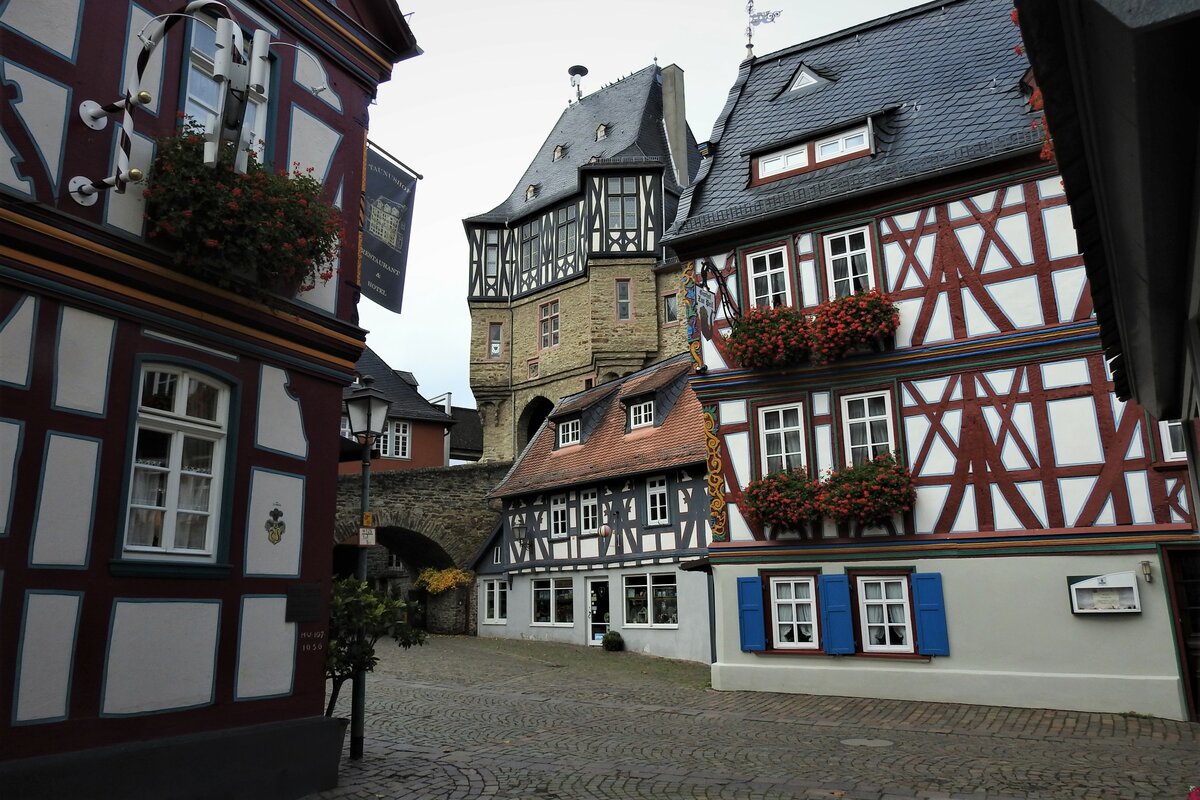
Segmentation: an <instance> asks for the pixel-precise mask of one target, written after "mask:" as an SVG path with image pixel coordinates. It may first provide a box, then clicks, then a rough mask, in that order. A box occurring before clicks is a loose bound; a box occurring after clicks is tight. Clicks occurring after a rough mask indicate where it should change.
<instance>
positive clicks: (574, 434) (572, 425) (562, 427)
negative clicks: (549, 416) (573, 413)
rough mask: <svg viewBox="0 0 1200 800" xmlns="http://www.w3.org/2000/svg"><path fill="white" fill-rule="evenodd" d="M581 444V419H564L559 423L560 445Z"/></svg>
mask: <svg viewBox="0 0 1200 800" xmlns="http://www.w3.org/2000/svg"><path fill="white" fill-rule="evenodd" d="M569 444H579V420H578V419H564V420H563V421H561V422H559V423H558V446H559V447H565V446H566V445H569Z"/></svg>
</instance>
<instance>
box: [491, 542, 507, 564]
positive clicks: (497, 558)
mask: <svg viewBox="0 0 1200 800" xmlns="http://www.w3.org/2000/svg"><path fill="white" fill-rule="evenodd" d="M492 563H493V564H503V563H504V545H502V544H498V545H496V546H495V547H493V548H492Z"/></svg>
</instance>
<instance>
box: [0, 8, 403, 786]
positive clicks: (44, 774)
mask: <svg viewBox="0 0 1200 800" xmlns="http://www.w3.org/2000/svg"><path fill="white" fill-rule="evenodd" d="M419 52H420V51H419V50H418V49H417V47H416V43H415V41H414V40H413V38H412V34H411V32H410V31H409V29H408V27H407V25H406V23H405V22H404V19H403V17H402V16H401V14H400V12H399V10H398V9H396V8H395V6H394V5H393V4H392V3H391V2H385V3H362V2H344V3H339V4H333V3H327V2H318V1H317V0H280V1H279V2H270V3H266V2H257V1H251V0H226V2H224V3H218V2H205V1H204V0H200V1H199V2H184V0H141V2H137V3H135V2H130V1H129V0H87V2H84V0H12V1H11V2H6V3H3V4H0V276H2V278H0V408H2V411H0V686H3V687H4V691H2V692H0V741H3V743H4V744H3V746H2V747H0V796H4V797H22V798H35V797H54V798H61V797H105V798H108V797H111V798H127V797H151V796H153V797H167V796H170V797H296V796H301V795H304V794H307V793H309V792H312V791H315V790H317V789H320V788H327V787H329V786H331V785H332V783H333V782H335V781H336V774H337V773H336V765H337V756H338V754H339V753H340V750H341V744H342V734H341V730H340V729H339V726H338V724H337V722H336V721H334V720H327V719H326V718H324V717H323V715H322V712H323V700H324V687H325V680H324V671H323V666H324V658H325V653H324V638H323V637H324V635H325V631H326V628H327V625H328V614H327V600H328V594H329V581H330V563H331V551H332V542H333V522H334V512H335V497H334V495H335V492H334V491H333V487H334V485H335V482H336V475H337V458H338V456H337V452H338V435H337V419H338V415H339V411H340V407H341V402H342V387H344V386H345V385H346V384H347V383H349V381H350V379H351V378H352V376H353V374H354V364H355V361H356V359H357V358H358V356H359V354H360V352H361V350H362V347H363V340H364V332H363V331H362V330H361V329H360V328H359V327H358V326H357V313H356V304H357V300H358V275H357V265H358V260H359V252H358V242H359V237H358V236H357V235H356V231H357V230H358V226H359V222H358V209H359V197H360V194H361V191H362V186H363V163H364V154H365V147H366V124H367V115H368V106H369V104H370V102H371V98H372V97H373V96H374V95H375V93H376V89H377V86H378V85H379V84H380V83H381V82H383V81H385V80H387V79H388V78H389V76H390V74H391V70H392V67H393V65H394V64H395V63H396V62H397V61H399V60H401V59H404V58H408V57H410V56H413V55H416V54H417V53H419ZM184 114H187V115H189V116H191V117H193V118H194V119H195V120H196V122H197V123H198V124H199V125H200V126H201V127H203V128H205V130H206V132H205V134H204V136H206V137H208V138H209V140H210V142H211V144H212V145H213V148H214V150H216V149H220V147H221V146H222V145H220V144H218V142H226V141H227V142H229V147H230V152H239V153H241V154H242V155H243V156H244V153H245V151H244V149H243V148H249V149H253V150H254V151H255V152H256V153H257V154H258V156H259V157H260V158H261V159H262V160H263V161H264V163H271V164H276V165H279V166H280V167H283V168H285V169H286V170H287V171H290V170H291V169H292V168H293V166H295V167H296V168H297V169H299V170H301V172H302V174H304V171H305V170H308V172H307V174H309V175H312V176H313V177H315V178H317V179H318V180H319V181H321V182H323V184H324V187H325V198H326V199H327V201H328V202H331V203H332V204H333V205H334V206H335V207H336V208H339V209H344V211H343V212H339V214H338V215H337V216H338V224H339V227H340V229H341V231H342V232H343V233H342V237H341V243H340V245H338V246H337V261H338V263H337V264H334V265H326V268H327V269H328V270H329V271H330V273H333V274H330V275H327V276H325V277H328V278H329V280H327V281H317V282H316V283H315V285H314V286H313V287H312V288H311V289H310V290H308V291H301V293H299V294H298V295H296V296H290V295H289V296H286V297H284V296H280V295H278V294H275V295H271V294H269V293H264V292H263V291H257V290H254V291H251V290H248V289H247V286H248V285H249V284H248V283H246V284H243V282H240V281H239V280H237V276H234V278H232V279H231V281H232V283H230V282H226V285H225V286H224V287H222V286H218V285H217V284H216V282H213V281H209V280H205V279H202V277H196V276H191V275H187V274H184V273H183V272H181V271H179V269H178V268H177V267H176V266H175V265H173V263H172V258H171V256H172V253H171V252H168V251H167V250H164V249H161V248H159V247H156V246H155V241H154V240H148V239H147V237H146V228H145V222H144V219H143V212H144V210H145V204H144V203H145V201H144V198H143V188H144V184H142V183H139V181H140V180H141V178H142V176H145V175H148V174H150V170H151V165H152V163H153V160H154V156H155V153H156V146H157V142H159V141H160V139H159V138H158V137H167V136H171V135H172V134H173V133H174V132H175V131H176V129H177V128H176V126H177V125H178V124H179V121H180V120H179V119H178V118H177V116H181V115H184ZM196 135H200V134H196ZM177 210H178V209H177ZM193 210H195V211H199V210H200V206H199V205H196V206H194V207H192V208H188V209H186V211H187V212H189V213H190V212H191V211H193ZM231 211H232V212H235V213H236V209H231ZM208 235H209V236H210V237H213V238H212V239H211V241H212V242H213V243H214V244H218V242H217V239H216V238H215V237H218V236H222V235H223V232H222V231H217V230H214V231H212V232H211V233H209V234H208Z"/></svg>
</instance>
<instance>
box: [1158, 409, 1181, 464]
mask: <svg viewBox="0 0 1200 800" xmlns="http://www.w3.org/2000/svg"><path fill="white" fill-rule="evenodd" d="M1172 430H1178V431H1179V437H1180V439H1181V440H1182V439H1183V437H1184V436H1185V435H1186V432H1185V429H1184V427H1183V422H1181V421H1180V420H1177V419H1165V420H1162V421H1160V422H1159V423H1158V432H1159V435H1160V436H1161V437H1162V453H1163V455H1162V457H1163V461H1186V460H1187V445H1186V443H1184V447H1183V449H1181V450H1176V449H1175V443H1174V442H1173V441H1172V438H1173V437H1172V436H1171V431H1172Z"/></svg>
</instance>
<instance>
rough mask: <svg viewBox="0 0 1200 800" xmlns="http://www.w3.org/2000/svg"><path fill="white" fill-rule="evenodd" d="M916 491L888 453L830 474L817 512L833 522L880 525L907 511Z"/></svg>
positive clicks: (908, 475)
mask: <svg viewBox="0 0 1200 800" xmlns="http://www.w3.org/2000/svg"><path fill="white" fill-rule="evenodd" d="M916 499H917V491H916V489H915V488H914V486H913V479H912V475H911V474H910V473H909V471H908V468H907V467H905V466H904V464H902V463H901V462H899V461H897V460H896V457H895V456H894V455H892V454H891V453H884V454H883V455H879V456H876V457H875V458H873V459H871V460H869V461H864V462H862V463H861V464H855V465H853V466H849V467H844V468H842V469H839V470H835V471H834V472H831V473H830V474H829V475H828V477H826V478H825V482H824V483H822V484H821V490H820V493H819V496H818V498H817V503H816V505H817V508H818V509H819V513H820V514H821V516H824V517H828V518H830V519H832V520H834V521H835V522H857V523H859V524H860V525H880V524H882V523H883V522H885V521H887V520H889V519H891V518H892V517H893V516H894V515H896V514H899V513H902V512H904V511H908V510H909V509H911V508H912V507H913V503H915V502H916Z"/></svg>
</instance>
